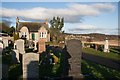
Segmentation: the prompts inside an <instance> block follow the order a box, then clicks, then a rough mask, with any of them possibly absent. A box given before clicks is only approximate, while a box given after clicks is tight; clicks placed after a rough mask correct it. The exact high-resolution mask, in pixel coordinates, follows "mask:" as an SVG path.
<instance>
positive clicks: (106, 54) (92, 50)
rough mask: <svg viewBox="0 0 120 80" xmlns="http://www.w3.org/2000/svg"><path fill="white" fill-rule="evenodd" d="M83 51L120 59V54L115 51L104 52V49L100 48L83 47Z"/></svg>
mask: <svg viewBox="0 0 120 80" xmlns="http://www.w3.org/2000/svg"><path fill="white" fill-rule="evenodd" d="M114 51H115V50H114ZM82 52H84V53H88V54H93V55H96V56H101V57H104V58H108V59H112V60H120V58H119V57H120V54H118V53H115V52H109V53H105V52H102V51H99V50H95V49H93V48H83V49H82Z"/></svg>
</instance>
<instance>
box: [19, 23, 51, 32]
mask: <svg viewBox="0 0 120 80" xmlns="http://www.w3.org/2000/svg"><path fill="white" fill-rule="evenodd" d="M23 26H26V27H27V28H28V30H29V31H30V32H37V31H38V30H39V28H40V27H42V26H44V27H45V28H46V29H47V30H48V31H49V27H48V24H46V23H39V22H19V23H18V29H17V30H18V31H20V29H21V28H22V27H23Z"/></svg>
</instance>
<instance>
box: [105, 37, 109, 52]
mask: <svg viewBox="0 0 120 80" xmlns="http://www.w3.org/2000/svg"><path fill="white" fill-rule="evenodd" d="M104 52H108V53H109V52H110V51H109V43H108V39H107V38H106V40H105V44H104Z"/></svg>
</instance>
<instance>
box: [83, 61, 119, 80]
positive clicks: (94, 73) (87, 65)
mask: <svg viewBox="0 0 120 80" xmlns="http://www.w3.org/2000/svg"><path fill="white" fill-rule="evenodd" d="M81 71H82V74H83V75H84V79H85V80H94V79H96V80H120V72H119V71H116V70H114V69H111V68H108V67H106V66H103V65H100V64H96V63H94V62H91V61H86V60H82V67H81Z"/></svg>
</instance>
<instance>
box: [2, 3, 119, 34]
mask: <svg viewBox="0 0 120 80" xmlns="http://www.w3.org/2000/svg"><path fill="white" fill-rule="evenodd" d="M1 8H2V9H0V15H1V16H2V20H3V21H4V22H7V23H8V24H10V25H11V26H15V22H16V21H15V19H16V16H18V17H19V18H20V21H36V22H41V21H43V20H45V19H46V18H48V20H51V19H52V18H53V17H54V16H59V17H63V18H64V20H65V25H64V28H63V30H64V31H65V32H66V33H74V34H84V33H86V34H88V33H102V34H118V2H2V7H1Z"/></svg>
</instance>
